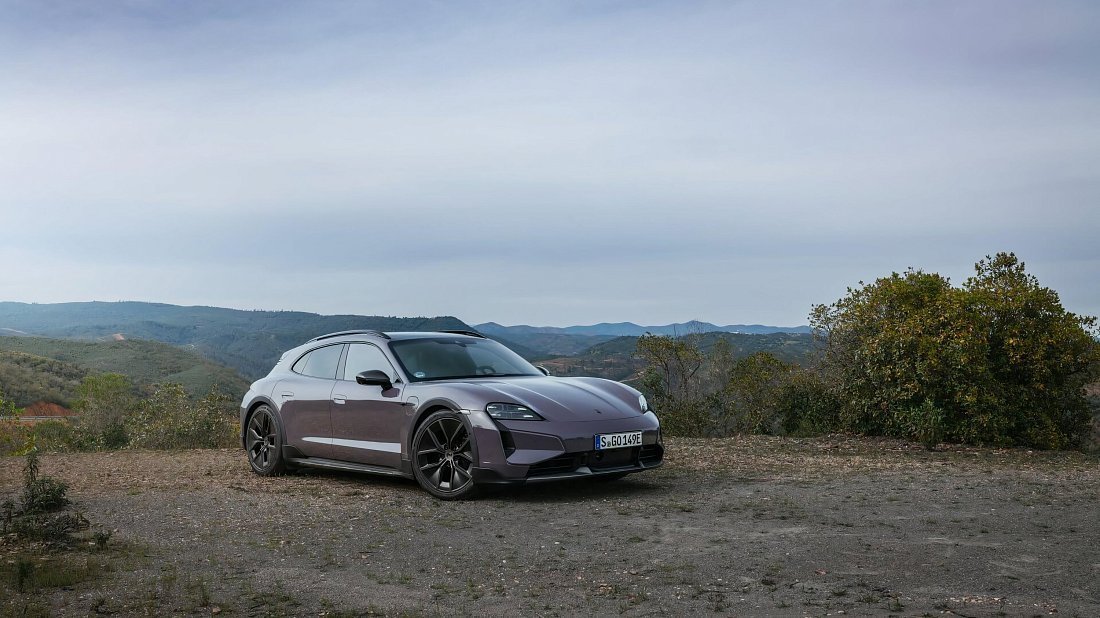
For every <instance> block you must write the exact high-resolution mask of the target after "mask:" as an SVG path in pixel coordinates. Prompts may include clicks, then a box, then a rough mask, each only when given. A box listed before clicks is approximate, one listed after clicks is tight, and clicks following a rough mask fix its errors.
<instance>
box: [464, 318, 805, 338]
mask: <svg viewBox="0 0 1100 618" xmlns="http://www.w3.org/2000/svg"><path fill="white" fill-rule="evenodd" d="M474 328H476V329H477V330H478V331H480V332H482V333H485V334H486V335H501V336H504V337H513V338H515V337H516V336H517V335H587V336H601V337H640V336H642V335H644V334H646V333H650V334H653V335H673V336H679V335H689V334H702V333H744V334H747V335H766V334H769V333H809V332H810V327H809V326H765V325H763V324H729V325H726V326H718V325H716V324H711V323H710V322H700V321H698V320H692V321H690V322H681V323H677V324H665V325H662V326H640V325H638V324H635V323H633V322H615V323H608V322H603V323H600V324H592V325H590V326H565V327H554V326H527V325H526V324H521V325H519V326H504V325H501V324H497V323H496V322H486V323H484V324H478V325H477V326H475V327H474Z"/></svg>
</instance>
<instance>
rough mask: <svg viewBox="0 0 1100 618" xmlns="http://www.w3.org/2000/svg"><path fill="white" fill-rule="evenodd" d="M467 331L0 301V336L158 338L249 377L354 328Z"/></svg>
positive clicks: (278, 315)
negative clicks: (316, 340) (302, 347)
mask: <svg viewBox="0 0 1100 618" xmlns="http://www.w3.org/2000/svg"><path fill="white" fill-rule="evenodd" d="M469 328H470V326H469V325H467V324H466V323H465V322H463V321H462V320H459V319H458V318H455V317H450V316H443V317H434V318H423V317H418V318H398V317H385V316H365V315H318V314H316V313H306V312H301V311H242V310H239V309H224V308H220V307H181V306H178V305H166V304H160V303H142V302H116V303H110V302H86V303H58V304H27V303H13V302H0V335H38V336H45V337H54V338H68V339H110V338H113V337H114V335H116V334H119V335H122V336H123V337H124V338H126V339H152V340H155V341H162V342H165V343H169V344H172V345H176V346H192V347H193V349H194V350H195V351H197V352H199V353H200V354H202V355H203V356H206V357H207V358H210V359H213V360H215V361H218V362H219V363H222V364H225V365H228V366H230V367H233V368H235V369H237V370H238V371H240V372H241V374H242V375H244V376H245V377H248V378H257V377H260V376H263V375H265V374H266V373H267V372H268V371H269V370H270V369H271V367H272V366H273V365H274V364H275V362H276V361H278V359H279V355H281V354H282V353H283V352H285V351H286V350H287V349H289V348H292V347H294V346H296V345H299V344H301V343H303V342H305V341H306V340H308V339H310V338H312V337H316V336H317V335H319V334H323V333H329V332H334V331H341V330H351V329H377V330H389V331H419V330H443V329H469Z"/></svg>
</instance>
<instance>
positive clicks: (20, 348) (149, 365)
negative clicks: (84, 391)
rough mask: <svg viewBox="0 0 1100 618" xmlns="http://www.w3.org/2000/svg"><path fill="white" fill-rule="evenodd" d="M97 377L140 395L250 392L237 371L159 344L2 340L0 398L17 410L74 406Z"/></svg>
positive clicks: (193, 353)
mask: <svg viewBox="0 0 1100 618" xmlns="http://www.w3.org/2000/svg"><path fill="white" fill-rule="evenodd" d="M94 373H121V374H123V375H125V376H127V377H129V378H130V380H131V381H132V382H133V383H134V385H135V386H136V387H137V388H138V389H139V390H141V389H143V388H147V387H150V386H151V385H153V384H158V383H161V384H163V383H168V382H175V383H179V384H182V385H183V387H184V388H185V389H186V390H187V391H188V392H189V393H191V394H192V395H193V396H196V397H198V396H202V395H203V394H205V393H206V392H208V391H209V390H210V387H212V386H213V385H215V384H217V385H218V387H219V388H220V389H221V390H222V392H224V393H227V394H230V395H232V396H234V397H236V396H237V395H239V394H241V393H243V392H244V391H245V390H247V389H248V382H247V381H246V380H245V379H244V378H243V377H242V376H241V375H240V374H239V373H238V372H237V371H236V370H234V369H232V368H230V367H226V366H224V365H219V364H218V363H215V362H213V361H211V360H209V359H206V358H203V357H202V356H200V355H198V354H196V353H195V352H192V351H189V350H186V349H182V348H178V347H176V346H172V345H168V344H166V343H161V342H158V341H141V340H127V341H113V340H112V341H73V340H65V339H48V338H45V337H0V392H3V394H4V398H5V399H7V400H9V401H11V402H13V403H15V404H16V405H17V406H20V407H22V406H26V405H29V404H31V403H34V402H36V401H43V400H45V401H52V402H54V403H60V404H62V405H70V404H71V403H72V402H73V399H74V398H75V395H76V387H77V385H78V384H80V381H81V380H82V379H83V378H84V377H85V376H87V375H90V374H94Z"/></svg>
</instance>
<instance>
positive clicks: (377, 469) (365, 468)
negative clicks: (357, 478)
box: [287, 457, 411, 478]
mask: <svg viewBox="0 0 1100 618" xmlns="http://www.w3.org/2000/svg"><path fill="white" fill-rule="evenodd" d="M287 463H289V464H291V465H293V466H299V467H302V468H322V469H325V470H341V471H343V472H365V473H367V474H380V475H382V476H399V477H401V478H411V477H410V476H409V475H407V474H405V473H404V472H402V471H400V470H394V469H393V468H385V467H382V466H372V465H370V464H361V463H352V462H350V461H337V460H335V459H322V458H320V457H296V458H292V459H288V460H287Z"/></svg>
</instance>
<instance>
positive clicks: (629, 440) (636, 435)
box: [596, 431, 642, 451]
mask: <svg viewBox="0 0 1100 618" xmlns="http://www.w3.org/2000/svg"><path fill="white" fill-rule="evenodd" d="M641 445H642V432H640V431H626V432H623V433H603V434H598V435H596V450H597V451H606V450H608V449H612V448H626V447H628V446H641Z"/></svg>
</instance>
